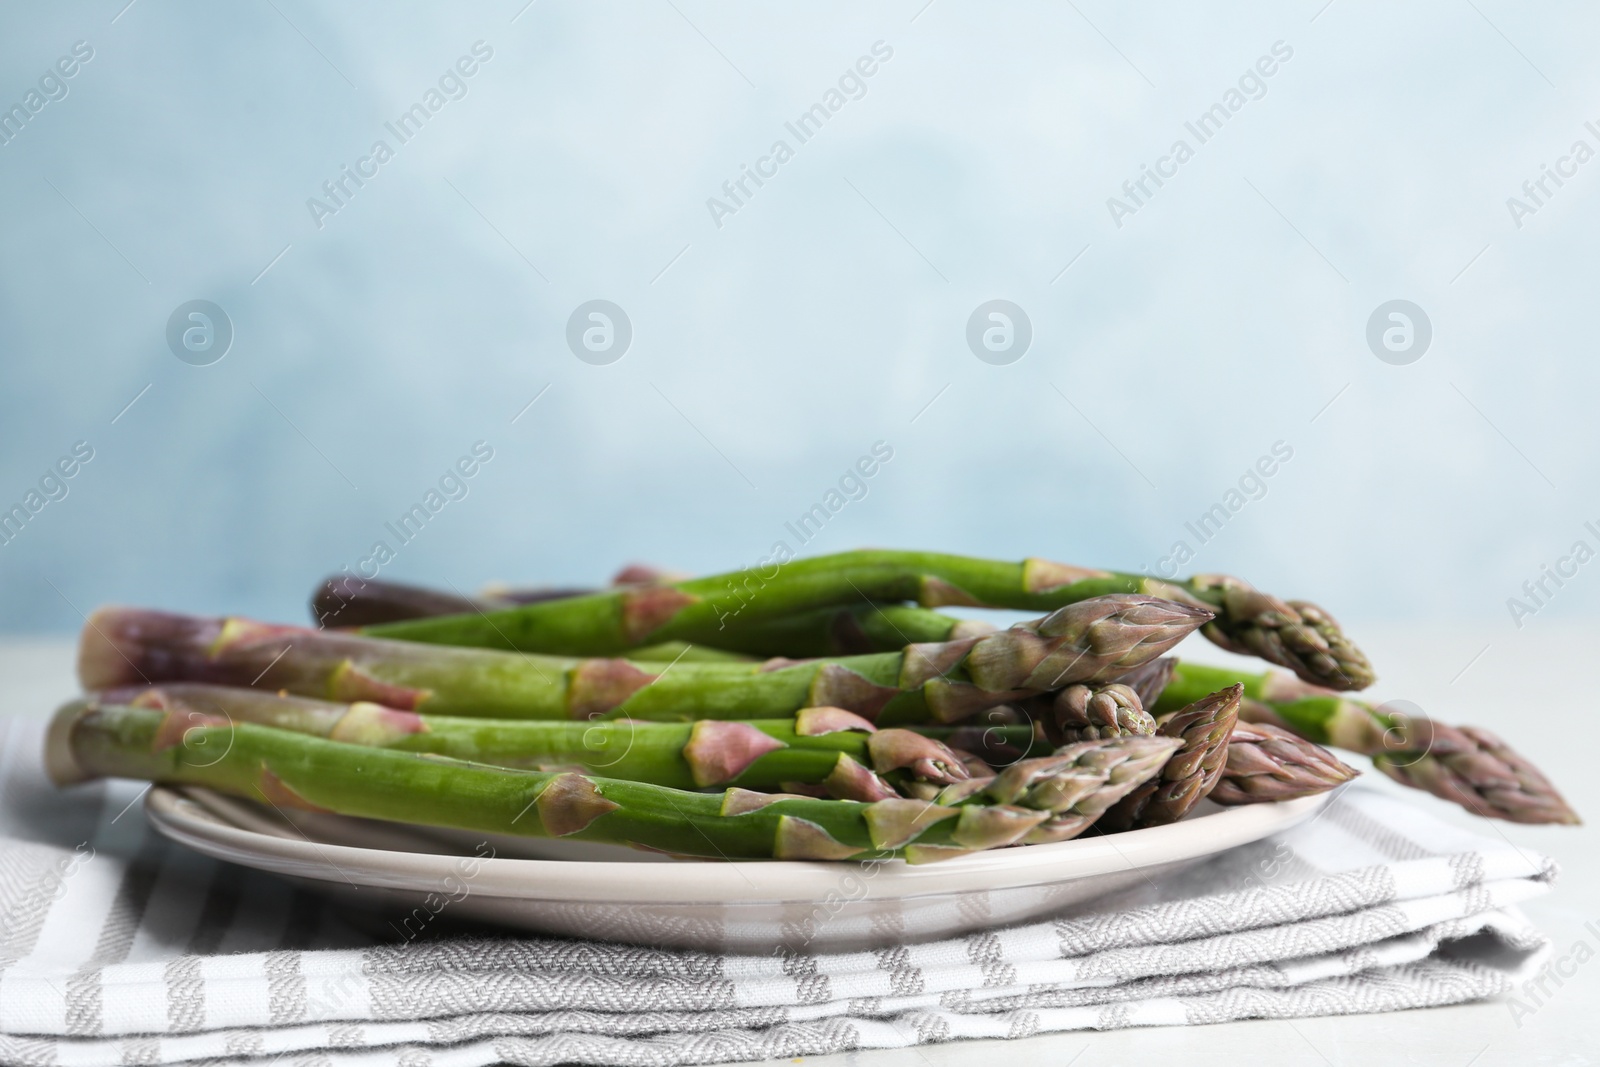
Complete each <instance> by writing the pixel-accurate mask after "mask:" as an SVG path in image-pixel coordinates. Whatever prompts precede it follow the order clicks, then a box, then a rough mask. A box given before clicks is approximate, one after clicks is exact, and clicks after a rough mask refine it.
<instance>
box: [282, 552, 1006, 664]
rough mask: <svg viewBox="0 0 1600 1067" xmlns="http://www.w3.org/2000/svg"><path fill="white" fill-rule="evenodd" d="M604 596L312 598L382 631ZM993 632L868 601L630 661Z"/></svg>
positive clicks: (403, 591) (798, 652)
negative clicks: (712, 644)
mask: <svg viewBox="0 0 1600 1067" xmlns="http://www.w3.org/2000/svg"><path fill="white" fill-rule="evenodd" d="M640 578H641V575H639V574H637V573H636V572H635V570H634V569H633V568H628V569H626V570H624V571H623V572H622V573H621V574H619V575H618V577H617V579H616V580H615V581H614V582H613V585H616V586H631V585H642V584H660V581H661V580H662V579H661V577H660V576H657V578H656V579H655V580H654V581H652V582H645V581H642V580H639V579H640ZM624 579H632V580H624ZM598 592H600V590H598V589H510V590H504V591H494V592H491V591H485V592H482V593H479V594H478V595H477V596H471V597H468V596H461V595H459V594H457V593H445V592H442V591H440V590H436V589H427V588H424V587H422V586H416V585H407V584H404V583H401V582H390V581H386V580H383V579H378V578H358V577H355V576H353V575H348V574H338V575H334V576H332V577H330V578H327V579H325V580H324V581H323V583H322V584H321V585H319V586H318V587H317V589H316V591H315V592H314V593H313V594H312V597H311V615H312V618H313V619H315V620H316V622H317V625H319V626H323V627H341V628H353V627H363V626H378V625H382V624H384V623H390V622H401V621H405V620H409V619H426V618H436V617H438V616H440V615H461V614H466V613H471V612H482V613H487V612H492V611H507V610H510V609H512V608H515V607H517V606H518V605H521V604H534V603H539V602H542V601H545V600H561V599H566V598H568V597H575V596H588V595H591V594H594V593H598ZM993 630H994V627H993V626H992V625H990V624H989V623H986V622H982V621H980V620H976V619H957V618H953V617H951V616H949V615H943V614H940V613H939V612H936V611H929V610H927V609H926V608H913V607H907V606H905V605H902V604H878V603H862V604H854V605H849V606H845V607H827V608H819V609H817V610H815V611H806V612H800V613H799V614H796V615H787V616H783V617H780V618H776V619H772V620H770V621H769V622H764V623H756V624H751V625H747V626H742V627H738V628H729V629H728V630H726V631H724V632H723V633H722V634H720V635H719V639H720V647H718V648H711V647H709V646H706V645H691V644H689V643H687V642H684V641H667V642H663V643H661V644H657V645H648V646H644V647H642V648H632V649H629V650H628V658H629V659H633V660H639V659H650V660H659V659H667V660H673V659H679V658H682V659H683V660H684V661H686V662H732V661H736V660H737V659H738V658H739V657H740V656H741V655H742V654H743V653H746V652H748V653H749V654H751V655H755V656H761V657H766V656H775V655H783V656H787V657H791V658H794V659H805V658H812V657H822V656H858V655H864V654H866V653H869V652H897V651H899V650H900V649H902V648H904V647H905V646H906V645H912V644H919V643H926V642H932V641H954V640H959V639H960V638H963V637H974V636H978V635H981V634H985V633H991V632H993ZM685 650H687V651H685Z"/></svg>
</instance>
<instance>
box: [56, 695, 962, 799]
mask: <svg viewBox="0 0 1600 1067" xmlns="http://www.w3.org/2000/svg"><path fill="white" fill-rule="evenodd" d="M86 703H87V704H89V705H92V706H94V707H101V708H105V707H117V706H127V707H141V708H154V709H157V710H161V711H169V712H182V713H184V714H185V715H188V716H189V717H190V718H191V719H192V720H193V721H195V722H203V721H208V720H216V719H222V720H225V721H228V722H235V723H254V724H256V725H259V726H273V727H277V728H278V729H283V730H293V731H295V732H298V733H304V734H310V735H312V736H316V737H325V738H329V739H330V740H334V741H343V742H346V743H349V744H358V745H370V746H372V747H375V748H388V749H395V750H398V751H401V752H427V753H432V754H434V755H439V756H449V757H450V758H452V759H459V760H467V761H470V762H474V763H491V764H494V765H496V766H499V767H520V768H525V769H530V770H576V771H579V772H581V773H585V774H599V775H604V776H605V777H607V778H621V779H626V780H628V781H632V782H650V783H652V784H654V785H664V786H671V787H672V788H674V789H708V788H712V787H719V788H725V787H728V786H738V787H740V788H742V789H751V790H757V791H762V792H776V791H780V790H783V791H793V789H792V786H793V785H795V784H804V785H812V786H817V787H819V788H820V789H821V790H822V791H823V792H825V793H826V794H827V795H829V796H832V797H833V798H834V799H838V800H867V801H871V800H884V799H887V798H889V797H893V796H898V795H900V794H899V793H898V792H897V791H896V788H895V785H897V784H902V783H909V782H924V783H927V784H929V785H932V786H934V787H936V788H937V787H942V786H946V785H951V784H953V783H955V782H959V781H964V780H966V779H967V778H968V777H970V775H969V774H968V773H967V770H966V768H965V767H964V765H963V764H962V761H961V760H960V758H959V757H957V756H956V754H955V753H953V752H952V751H951V750H950V749H949V748H947V747H945V745H943V744H942V743H940V742H939V741H937V740H934V739H932V738H928V737H924V736H922V735H920V734H916V733H912V732H911V731H909V730H903V729H886V730H878V729H876V728H875V727H874V726H873V725H872V723H870V722H868V721H867V720H865V719H863V718H861V717H860V716H859V715H855V714H853V713H851V712H848V711H845V710H843V709H841V708H805V709H803V710H801V711H800V712H799V713H798V714H797V715H796V716H795V717H794V718H791V719H768V720H751V721H746V722H730V721H724V720H718V719H702V720H700V721H699V722H694V723H675V722H640V721H635V720H632V719H625V720H607V721H603V722H594V723H580V722H555V721H551V722H540V721H525V720H515V719H472V718H462V717H455V716H443V715H427V714H417V713H416V712H410V711H401V710H399V709H397V708H388V707H384V706H383V705H381V704H373V703H369V702H356V703H353V704H336V703H332V702H329V701H322V700H313V699H311V698H309V697H299V696H290V695H287V694H277V693H271V692H266V691H263V690H259V689H240V688H233V687H228V686H217V685H206V684H197V683H184V682H178V683H167V684H163V685H154V686H146V687H135V688H128V689H115V690H107V691H105V692H101V693H97V694H95V695H94V696H93V697H91V698H89V699H88V700H87V701H86Z"/></svg>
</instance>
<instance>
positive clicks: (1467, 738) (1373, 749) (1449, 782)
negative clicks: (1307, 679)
mask: <svg viewBox="0 0 1600 1067" xmlns="http://www.w3.org/2000/svg"><path fill="white" fill-rule="evenodd" d="M1236 683H1237V684H1242V685H1243V686H1244V695H1245V701H1244V704H1243V706H1242V709H1241V711H1240V715H1241V717H1243V718H1245V719H1247V720H1249V721H1251V722H1265V723H1270V724H1271V725H1274V726H1279V727H1282V728H1283V729H1286V730H1289V731H1291V732H1293V733H1295V734H1298V735H1299V736H1301V737H1303V738H1305V739H1307V740H1308V741H1314V742H1316V743H1318V744H1323V745H1332V746H1334V747H1335V748H1343V749H1348V750H1350V751H1352V752H1359V753H1361V754H1362V755H1364V756H1370V757H1372V763H1373V766H1375V767H1377V768H1378V770H1380V771H1382V772H1383V773H1384V774H1386V775H1388V776H1389V777H1390V778H1393V779H1394V780H1395V781H1397V782H1399V783H1400V784H1402V785H1408V786H1412V787H1413V788H1416V789H1423V790H1426V791H1427V792H1429V793H1432V794H1433V795H1434V796H1437V797H1441V798H1443V799H1445V800H1449V801H1452V802H1454V803H1456V804H1459V805H1461V806H1462V807H1464V808H1466V809H1467V810H1468V811H1471V812H1473V813H1474V814H1477V815H1482V816H1485V817H1487V818H1496V819H1506V820H1509V821H1511V822H1522V823H1566V824H1569V825H1575V824H1577V823H1579V822H1580V821H1581V820H1580V819H1579V818H1578V815H1577V813H1576V812H1574V811H1573V810H1572V808H1571V807H1569V806H1568V804H1567V802H1566V801H1565V800H1564V799H1562V797H1561V794H1560V793H1558V792H1557V791H1556V788H1555V786H1553V785H1551V784H1550V781H1549V779H1547V778H1546V777H1545V776H1544V775H1543V774H1541V773H1540V772H1539V770H1538V768H1536V767H1535V766H1534V765H1533V764H1532V763H1531V762H1529V761H1528V760H1527V759H1525V758H1524V757H1522V756H1520V755H1518V754H1517V753H1516V752H1515V751H1513V750H1512V749H1511V748H1510V747H1509V746H1507V745H1506V744H1505V742H1504V741H1501V740H1500V739H1499V738H1498V737H1495V736H1494V735H1493V734H1491V733H1489V732H1488V731H1486V730H1480V729H1477V728H1475V727H1470V726H1464V727H1459V728H1458V727H1454V726H1449V725H1447V724H1445V723H1442V722H1439V721H1437V720H1434V719H1428V718H1424V717H1421V716H1411V715H1406V714H1403V713H1400V712H1396V711H1393V710H1385V708H1384V707H1383V706H1381V705H1380V706H1377V707H1374V706H1373V705H1371V704H1368V703H1366V702H1364V701H1359V700H1352V699H1349V698H1348V697H1343V696H1341V695H1340V694H1338V693H1336V692H1332V691H1330V690H1327V689H1320V688H1318V687H1316V686H1310V685H1306V684H1305V683H1303V682H1300V681H1298V680H1296V679H1294V678H1292V677H1290V676H1288V675H1286V674H1283V673H1281V672H1277V671H1268V672H1266V673H1264V674H1250V673H1246V672H1240V671H1234V670H1229V669H1227V668H1223V667H1209V666H1201V665H1199V664H1195V663H1180V664H1179V665H1178V668H1177V672H1176V674H1175V676H1174V678H1173V682H1172V685H1170V686H1168V687H1167V689H1166V691H1165V692H1163V693H1162V695H1161V699H1160V701H1159V702H1158V703H1157V705H1156V709H1157V711H1160V710H1162V709H1163V708H1166V707H1169V706H1174V705H1177V704H1181V703H1183V702H1185V701H1186V700H1188V699H1191V698H1192V696H1193V694H1195V693H1198V692H1204V691H1206V690H1209V689H1214V688H1216V687H1218V686H1222V685H1231V684H1236Z"/></svg>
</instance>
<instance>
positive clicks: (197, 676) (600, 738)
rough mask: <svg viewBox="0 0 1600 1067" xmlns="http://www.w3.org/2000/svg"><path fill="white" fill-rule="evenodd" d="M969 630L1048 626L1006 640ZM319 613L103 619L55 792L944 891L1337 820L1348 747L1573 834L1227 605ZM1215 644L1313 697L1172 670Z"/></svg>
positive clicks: (1057, 567)
mask: <svg viewBox="0 0 1600 1067" xmlns="http://www.w3.org/2000/svg"><path fill="white" fill-rule="evenodd" d="M945 605H970V606H983V607H998V608H1012V609H1021V610H1028V611H1039V612H1045V613H1046V614H1043V615H1042V616H1041V617H1039V618H1036V619H1033V620H1031V621H1028V622H1025V623H1020V624H1018V625H1016V626H1013V627H1011V628H1009V629H1005V630H997V629H996V628H994V627H993V626H990V625H988V624H986V623H982V622H977V621H973V620H963V619H957V618H954V617H951V616H949V615H946V614H943V613H940V612H938V611H936V610H932V609H934V608H937V607H940V606H945ZM312 606H313V613H314V616H315V618H316V620H317V626H316V627H314V628H313V627H298V626H286V625H277V624H268V623H261V622H255V621H251V620H248V619H242V618H226V619H216V618H199V617H191V616H183V615H175V614H169V613H164V612H157V611H151V610H145V609H137V608H102V609H100V610H99V611H97V612H95V614H94V615H93V616H91V617H90V619H89V620H88V624H87V625H86V626H85V628H84V631H83V638H82V642H81V646H80V653H79V676H80V681H81V682H82V684H83V686H84V688H85V689H86V690H87V691H88V695H86V696H85V697H84V698H82V699H80V700H76V701H73V702H70V703H69V704H67V705H65V706H64V707H62V708H61V709H60V711H59V712H58V713H57V716H56V719H55V721H54V723H53V726H52V729H51V731H50V737H49V740H48V742H47V753H46V756H47V763H48V765H49V767H50V770H51V773H52V775H53V776H54V777H55V779H56V780H57V781H58V782H59V783H62V784H66V783H70V782H74V781H80V780H83V779H86V778H93V777H105V776H120V777H133V778H143V779H148V780H151V781H162V782H171V783H178V784H191V785H202V786H208V787H211V788H214V789H219V790H222V791H226V792H230V793H234V794H237V795H241V796H245V797H249V798H252V799H255V800H258V801H261V802H264V803H268V804H273V805H276V806H279V807H297V808H307V809H314V810H325V811H333V812H339V813H342V814H349V815H360V816H367V817H374V818H384V819H393V820H401V821H409V822H416V823H424V824H430V825H439V826H450V827H457V828H461V829H470V830H477V831H485V832H500V833H512V834H524V835H531V836H551V837H573V838H578V839H584V840H592V841H603V842H610V843H618V844H627V845H632V846H635V847H638V848H644V849H651V850H656V851H661V852H667V853H670V854H673V855H680V856H695V857H706V858H722V859H738V858H779V859H809V860H837V859H860V858H889V857H899V858H904V859H906V860H908V861H911V862H928V861H931V860H938V859H945V858H948V857H951V856H957V855H961V854H964V853H967V852H972V851H978V850H983V849H990V848H997V847H1003V846H1010V845H1019V844H1033V843H1043V842H1053V841H1062V840H1066V839H1069V838H1071V837H1074V836H1076V835H1078V834H1081V833H1083V832H1084V831H1086V830H1089V829H1090V828H1091V827H1093V828H1094V829H1095V831H1096V832H1118V831H1124V830H1131V829H1138V828H1142V827H1148V826H1156V825H1162V824H1165V823H1171V822H1176V821H1177V820H1179V819H1181V818H1182V817H1183V816H1184V815H1186V814H1187V813H1188V812H1190V811H1191V810H1193V808H1194V806H1195V805H1196V804H1198V803H1199V802H1200V801H1201V800H1202V799H1204V798H1206V797H1208V796H1209V797H1210V798H1211V799H1212V800H1214V801H1216V802H1218V803H1222V804H1247V803H1258V802H1264V801H1275V800H1285V799H1293V798H1296V797H1303V796H1310V795H1314V794H1316V793H1320V792H1325V791H1327V790H1329V789H1332V788H1334V787H1335V786H1337V785H1339V784H1341V783H1343V782H1345V781H1347V780H1349V779H1350V778H1351V777H1352V776H1353V775H1354V774H1355V773H1356V772H1355V771H1354V770H1352V769H1351V768H1350V767H1347V766H1346V765H1345V764H1343V763H1341V762H1340V761H1339V760H1338V759H1337V758H1335V757H1334V756H1333V755H1332V754H1331V753H1329V752H1328V751H1327V750H1326V749H1325V748H1323V747H1322V745H1323V744H1334V745H1340V746H1344V747H1352V748H1355V749H1356V750H1357V751H1361V752H1363V753H1365V754H1369V755H1373V756H1374V762H1375V764H1376V765H1377V766H1379V767H1380V769H1382V770H1384V772H1385V773H1388V774H1390V775H1391V776H1393V777H1395V778H1397V779H1398V780H1400V781H1403V782H1406V784H1411V785H1417V786H1420V787H1422V788H1426V789H1429V790H1430V791H1433V792H1435V793H1437V794H1438V795H1441V796H1446V797H1448V798H1449V799H1453V800H1457V801H1458V802H1461V803H1463V804H1466V805H1467V806H1469V807H1473V808H1474V810H1480V811H1483V812H1485V813H1489V814H1497V815H1500V816H1502V817H1506V818H1517V819H1521V820H1523V821H1532V822H1540V821H1575V817H1574V816H1573V815H1572V813H1571V811H1570V810H1569V809H1568V808H1567V807H1566V806H1565V804H1564V803H1563V802H1562V801H1561V799H1560V797H1559V796H1558V795H1557V794H1556V793H1555V791H1554V790H1553V789H1552V788H1551V787H1550V786H1549V783H1548V782H1546V781H1545V780H1544V779H1543V778H1542V777H1541V776H1539V774H1538V772H1537V771H1536V770H1534V769H1533V768H1532V766H1531V765H1530V764H1528V763H1527V762H1526V761H1525V760H1522V759H1521V758H1520V757H1517V756H1516V755H1515V754H1514V753H1511V752H1510V751H1509V749H1506V748H1505V746H1504V745H1503V744H1502V743H1500V742H1499V741H1497V740H1496V739H1493V738H1492V737H1491V736H1490V735H1487V734H1484V733H1483V732H1482V731H1473V730H1471V729H1461V730H1456V729H1454V728H1450V727H1446V726H1444V725H1443V724H1438V723H1427V724H1419V723H1418V722H1415V721H1408V722H1406V723H1404V724H1398V723H1396V722H1394V721H1391V718H1392V717H1391V718H1386V717H1384V715H1383V714H1382V713H1381V712H1380V711H1378V710H1376V709H1371V708H1368V707H1367V706H1366V705H1362V704H1359V703H1357V702H1355V701H1353V700H1349V699H1346V698H1344V697H1341V696H1340V695H1339V692H1338V691H1339V690H1348V689H1355V688H1360V687H1362V686H1365V685H1366V684H1367V683H1368V682H1370V681H1371V679H1372V674H1371V669H1370V667H1369V666H1368V664H1367V661H1366V659H1365V657H1364V656H1363V655H1362V654H1361V652H1360V651H1359V649H1357V648H1356V647H1355V645H1354V644H1353V643H1351V642H1350V641H1349V640H1348V638H1346V637H1345V636H1344V634H1343V633H1342V631H1341V630H1340V629H1339V626H1338V624H1337V623H1336V622H1335V621H1334V620H1333V618H1332V617H1331V616H1330V615H1328V614H1327V613H1326V612H1324V611H1322V610H1321V609H1319V608H1317V607H1316V606H1315V605H1311V604H1307V603H1304V602H1286V601H1281V600H1278V599H1276V598H1274V597H1270V596H1267V595H1266V594H1263V593H1260V592H1258V591H1256V590H1254V589H1252V588H1251V587H1250V586H1248V585H1246V584H1245V583H1243V582H1240V581H1238V580H1237V579H1232V578H1226V577H1221V576H1197V577H1195V578H1191V579H1188V580H1186V581H1182V582H1171V581H1161V580H1158V579H1152V578H1147V577H1143V576H1139V575H1129V574H1118V573H1114V572H1109V571H1099V570H1091V569H1087V568H1080V567H1070V566H1067V565H1064V564H1058V563H1051V562H1048V561H1045V560H1037V559H1030V560H1026V561H1024V562H1022V563H998V562H992V561H987V560H978V559H971V558H966V557H959V556H947V555H937V554H932V553H915V552H885V551H871V552H853V553H845V554H842V555H836V556H827V557H819V558H815V559H808V560H797V561H792V562H789V563H787V564H785V565H783V566H781V567H776V568H773V569H772V570H771V571H770V572H759V571H754V570H745V571H739V572H734V573H732V574H728V575H721V576H716V577H712V578H701V579H692V580H691V579H684V578H682V577H680V576H676V575H668V574H663V573H660V572H656V571H653V570H650V569H648V568H637V567H636V568H629V569H628V570H626V571H624V572H623V573H621V574H619V575H618V578H617V579H616V580H615V581H614V582H613V584H612V586H611V587H609V588H606V589H599V590H585V589H557V590H523V591H515V590H499V591H495V592H491V593H486V594H484V595H483V596H482V597H480V598H475V599H469V598H463V597H459V596H452V595H449V594H441V593H437V592H434V591H431V590H425V589H418V588H414V587H409V586H401V585H397V584H395V583H388V582H379V581H376V580H368V579H360V578H354V577H352V576H349V575H344V576H340V577H337V578H334V579H330V580H329V581H327V582H325V583H323V585H322V586H321V587H320V588H319V589H318V591H317V593H316V595H315V596H314V598H313V603H312ZM1196 630H1199V631H1200V632H1202V633H1204V634H1205V635H1206V636H1207V637H1209V638H1210V639H1211V640H1213V641H1214V642H1216V643H1218V644H1219V645H1221V646H1223V647H1225V648H1228V649H1230V650H1233V651H1245V652H1250V653H1254V654H1256V655H1258V656H1260V657H1262V658H1264V659H1267V660H1268V661H1270V662H1272V663H1274V664H1277V665H1279V666H1283V667H1287V668H1289V669H1290V670H1292V671H1293V672H1294V673H1295V675H1297V676H1298V678H1290V677H1289V676H1279V675H1261V676H1254V675H1234V674H1230V673H1228V672H1220V671H1217V670H1216V669H1215V668H1203V667H1198V666H1195V665H1192V664H1187V663H1178V662H1177V661H1175V660H1173V659H1170V658H1165V656H1164V654H1165V653H1166V652H1168V651H1169V650H1171V649H1172V648H1173V646H1175V645H1176V644H1177V643H1178V642H1179V641H1181V640H1182V639H1183V638H1184V637H1186V636H1188V635H1189V634H1190V633H1192V632H1194V631H1196ZM1358 720H1359V722H1358ZM1360 723H1365V724H1366V725H1365V726H1364V727H1363V726H1361V725H1360ZM1397 730H1399V731H1400V732H1401V733H1402V734H1404V735H1405V736H1406V737H1407V738H1408V739H1409V740H1408V742H1407V743H1408V744H1410V745H1411V748H1409V749H1406V750H1405V752H1403V753H1401V752H1397V751H1396V750H1395V746H1394V745H1393V744H1392V743H1391V739H1392V736H1393V735H1394V734H1395V733H1396V731H1397ZM1412 757H1415V758H1412Z"/></svg>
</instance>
